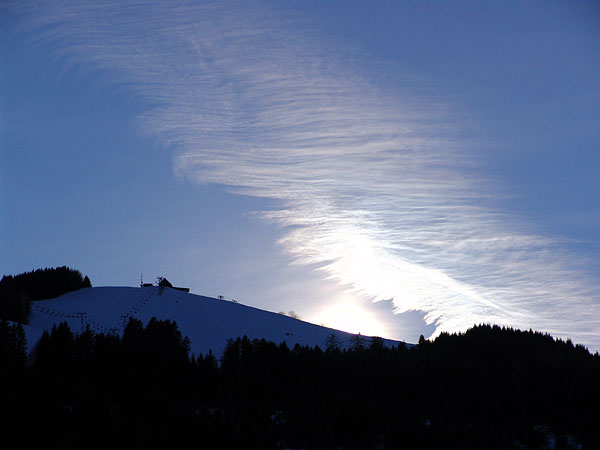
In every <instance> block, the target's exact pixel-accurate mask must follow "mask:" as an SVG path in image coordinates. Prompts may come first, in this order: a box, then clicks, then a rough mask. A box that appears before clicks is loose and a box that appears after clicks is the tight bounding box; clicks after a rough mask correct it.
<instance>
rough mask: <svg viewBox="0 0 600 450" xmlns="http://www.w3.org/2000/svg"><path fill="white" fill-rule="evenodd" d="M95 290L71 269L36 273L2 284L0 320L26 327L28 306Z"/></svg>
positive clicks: (6, 278)
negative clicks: (88, 289)
mask: <svg viewBox="0 0 600 450" xmlns="http://www.w3.org/2000/svg"><path fill="white" fill-rule="evenodd" d="M86 287H92V283H91V282H90V279H89V278H88V276H87V275H86V276H85V277H83V276H82V275H81V272H79V271H78V270H74V269H71V268H69V267H66V266H63V267H56V268H46V269H37V270H34V271H31V272H25V273H21V274H19V275H15V276H13V275H4V276H3V277H2V280H0V318H3V319H6V320H12V321H14V322H20V323H27V318H28V315H29V302H33V301H36V300H44V299H49V298H55V297H58V296H59V295H62V294H64V293H66V292H71V291H76V290H78V289H82V288H86Z"/></svg>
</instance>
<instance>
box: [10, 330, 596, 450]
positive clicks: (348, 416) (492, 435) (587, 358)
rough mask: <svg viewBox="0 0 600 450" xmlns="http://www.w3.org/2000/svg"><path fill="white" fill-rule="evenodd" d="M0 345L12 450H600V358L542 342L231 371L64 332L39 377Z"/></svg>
mask: <svg viewBox="0 0 600 450" xmlns="http://www.w3.org/2000/svg"><path fill="white" fill-rule="evenodd" d="M0 338H1V345H0V374H1V375H0V376H1V380H0V381H1V385H2V402H1V406H0V408H1V409H2V410H3V411H2V413H3V417H5V418H8V419H4V423H3V427H2V430H3V431H2V433H3V436H2V439H3V442H4V443H5V444H6V448H35V447H37V446H42V445H43V446H44V447H50V448H65V449H71V448H73V449H80V448H98V449H106V448H142V449H143V448H198V449H263V450H268V449H284V448H290V449H296V448H297V449H300V448H304V449H340V448H342V449H357V450H359V449H360V450H369V449H402V448H408V449H440V448H444V449H448V448H460V449H511V448H513V449H546V448H555V449H576V448H580V449H598V448H600V437H599V435H598V430H597V425H598V414H597V412H596V411H597V408H598V405H599V404H600V386H599V384H598V380H599V379H600V356H599V355H598V354H595V355H592V354H590V353H589V352H588V351H587V350H586V349H585V348H584V347H582V346H574V345H573V344H572V343H571V342H569V341H567V342H563V341H560V340H555V339H553V338H552V337H550V336H548V335H543V334H540V333H535V332H532V331H528V332H522V331H517V330H512V329H506V328H499V327H497V326H477V327H474V328H472V329H470V330H469V331H467V332H466V333H464V334H459V335H447V334H443V335H442V336H440V337H438V338H437V339H436V340H435V341H433V342H429V341H425V340H422V341H421V343H420V345H418V346H415V347H414V348H407V347H406V346H404V345H400V346H398V347H393V348H389V347H386V346H384V345H382V343H381V341H379V340H378V339H373V340H371V341H369V342H367V341H364V340H362V339H360V337H357V339H356V340H355V341H354V342H353V345H352V348H350V349H348V350H340V349H339V347H338V346H337V343H336V341H335V339H328V341H327V342H326V343H324V344H323V348H319V347H315V348H309V347H301V346H299V345H298V346H296V347H294V348H288V347H287V346H286V345H285V344H280V345H277V344H275V343H272V342H267V341H265V340H253V341H250V340H249V339H247V338H245V337H244V338H237V339H236V340H231V341H230V342H229V344H228V346H227V348H226V350H225V352H224V355H223V357H222V359H221V360H220V361H217V360H216V359H215V358H214V357H213V356H212V354H208V355H199V356H197V357H194V356H192V357H190V356H189V355H188V353H189V352H188V341H187V339H186V338H185V337H183V336H182V335H181V333H180V332H179V330H178V328H177V325H176V324H175V323H174V322H171V321H160V320H156V319H153V320H151V321H150V322H149V323H148V325H147V326H145V327H144V326H143V324H142V323H141V322H140V321H139V320H134V319H132V320H130V321H129V323H128V325H127V327H126V330H125V332H124V334H123V337H122V338H121V337H119V336H116V335H105V334H93V333H92V332H91V331H90V330H89V329H88V330H87V331H86V332H84V333H81V334H79V335H74V334H73V333H72V332H71V330H70V329H69V327H68V326H67V325H66V324H62V325H60V326H58V327H55V328H54V329H53V330H52V332H50V333H48V332H46V333H44V335H43V336H42V338H41V339H40V341H39V343H38V345H37V347H36V350H35V352H34V354H33V356H32V358H31V361H30V363H26V361H27V358H26V354H25V352H26V350H25V348H26V347H25V345H24V339H25V338H24V334H23V332H22V328H21V326H20V325H9V324H8V323H6V322H2V325H1V328H0ZM10 445H15V447H10Z"/></svg>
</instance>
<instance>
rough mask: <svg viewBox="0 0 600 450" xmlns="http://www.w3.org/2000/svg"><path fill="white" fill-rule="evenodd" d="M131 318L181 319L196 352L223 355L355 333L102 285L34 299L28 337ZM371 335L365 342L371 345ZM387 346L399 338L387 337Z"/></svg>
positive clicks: (103, 328) (344, 341)
mask: <svg viewBox="0 0 600 450" xmlns="http://www.w3.org/2000/svg"><path fill="white" fill-rule="evenodd" d="M130 317H135V318H137V319H140V320H142V322H144V324H146V323H148V321H149V320H150V319H151V318H152V317H156V318H157V319H161V320H166V319H169V320H174V321H176V322H177V325H178V326H179V329H180V330H181V332H182V334H183V335H185V336H187V337H189V339H190V340H191V345H190V349H191V352H192V353H194V354H196V355H198V354H200V353H202V354H206V353H208V351H209V350H212V351H213V354H215V356H220V355H221V354H222V352H223V349H224V348H225V345H226V344H227V340H228V339H231V338H233V339H235V338H236V337H238V336H240V337H241V336H244V335H246V336H248V337H249V338H250V339H255V338H257V339H261V338H265V339H267V340H269V341H274V342H276V343H280V342H284V341H285V342H286V343H287V345H288V346H289V347H293V346H294V345H296V344H300V345H309V346H315V345H318V346H320V347H321V348H324V347H325V340H326V339H327V338H328V337H329V336H331V334H332V333H333V334H334V335H335V336H336V338H337V339H338V341H339V342H340V344H341V346H342V347H347V346H349V345H350V344H351V339H352V337H353V336H354V335H353V334H351V333H346V332H343V331H339V330H334V329H331V328H326V327H322V326H319V325H315V324H312V323H308V322H303V321H301V320H297V319H293V318H291V317H287V316H284V315H281V314H278V313H273V312H269V311H264V310H261V309H257V308H253V307H250V306H245V305H242V304H239V303H235V302H230V301H227V300H219V299H216V298H211V297H204V296H201V295H195V294H188V293H185V292H182V291H178V290H175V289H171V288H167V287H159V286H152V287H143V288H134V287H96V288H87V289H80V290H78V291H74V292H69V293H67V294H64V295H61V296H60V297H57V298H55V299H51V300H42V301H36V302H32V303H31V314H30V316H29V325H28V326H27V327H26V333H27V340H28V345H29V349H30V350H31V349H32V348H33V347H34V346H35V343H36V342H37V339H39V336H40V335H41V333H42V331H43V330H50V329H51V328H52V326H53V325H55V324H59V323H60V322H67V323H68V324H69V326H70V327H71V329H72V330H73V331H74V332H79V331H81V330H83V329H85V327H86V326H89V327H90V329H91V330H92V331H94V332H96V333H116V334H121V333H122V332H123V329H124V327H125V325H126V324H127V321H128V320H129V318H130ZM368 341H369V339H368V337H365V344H366V345H368ZM384 341H385V343H386V345H396V344H398V342H396V341H392V340H388V339H386V340H384Z"/></svg>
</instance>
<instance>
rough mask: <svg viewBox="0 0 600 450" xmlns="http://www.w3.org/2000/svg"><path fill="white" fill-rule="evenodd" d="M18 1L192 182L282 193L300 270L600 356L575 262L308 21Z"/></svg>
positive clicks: (57, 51)
mask: <svg viewBox="0 0 600 450" xmlns="http://www.w3.org/2000/svg"><path fill="white" fill-rule="evenodd" d="M15 8H16V9H17V10H18V12H19V14H21V15H23V17H24V21H23V23H24V24H26V29H27V30H28V31H29V32H30V33H31V35H32V36H34V40H35V41H36V42H38V43H39V44H40V45H43V46H47V47H48V48H52V49H53V51H52V53H53V56H54V57H55V58H61V59H62V60H63V61H64V62H65V65H66V66H67V67H68V66H69V65H70V64H73V65H75V64H77V65H78V67H79V65H80V64H81V63H83V64H84V65H85V67H88V68H89V69H90V70H98V69H101V73H102V74H103V76H104V77H106V78H107V79H109V80H110V82H115V83H118V84H122V85H123V86H125V88H126V90H127V91H128V92H130V94H131V95H134V96H136V98H137V99H138V100H139V102H140V104H142V105H144V106H145V108H146V109H145V113H144V114H142V115H141V116H140V117H139V120H140V124H141V125H140V126H141V128H142V129H143V130H145V131H146V132H147V133H149V134H151V135H154V136H156V137H158V138H159V139H160V140H161V141H162V142H163V143H165V144H166V145H168V146H169V147H170V148H172V149H173V150H174V151H175V152H176V155H177V157H176V170H177V171H178V172H179V173H181V174H183V175H184V176H187V177H190V178H191V179H193V180H195V181H198V182H204V183H208V182H214V183H220V184H223V185H228V186H230V187H231V188H232V189H234V190H235V191H236V192H240V193H243V194H247V195H252V196H259V197H268V198H273V199H276V200H279V201H280V202H281V205H282V207H281V208H280V209H278V210H276V211H269V212H265V213H264V214H263V215H264V217H265V218H266V219H269V220H274V221H277V222H278V223H280V224H282V225H283V226H287V227H289V230H290V231H289V232H288V233H287V235H286V237H285V238H284V239H283V240H282V244H283V245H284V246H285V248H286V249H287V250H288V251H289V252H290V253H291V254H292V255H293V256H294V257H295V258H296V260H297V261H298V262H299V263H307V264H308V263H310V264H319V265H320V266H321V268H322V270H323V271H325V273H326V274H327V275H328V276H329V277H331V278H333V279H335V280H338V281H339V282H340V283H342V284H345V285H349V286H351V287H352V288H353V289H354V290H355V291H356V292H358V293H360V294H363V295H367V296H370V297H372V298H373V299H375V300H383V299H393V302H394V305H395V307H396V309H397V311H398V312H403V311H409V310H421V311H424V312H426V321H427V322H428V323H435V324H436V325H437V330H436V333H439V332H441V331H450V332H452V331H459V330H464V329H466V328H467V327H469V326H471V325H473V324H475V323H482V322H494V323H498V324H504V325H510V326H515V327H521V328H530V327H532V328H535V329H540V330H544V331H548V332H550V333H552V334H555V335H558V336H562V337H572V338H573V339H574V340H576V341H577V342H582V343H584V344H586V345H588V346H590V347H591V348H594V349H600V301H599V299H600V295H599V289H598V283H597V280H594V279H593V278H591V277H590V276H588V275H586V274H585V273H584V271H583V269H582V267H583V265H582V264H581V262H580V261H576V260H577V259H578V258H577V255H573V254H569V253H568V252H567V251H566V250H564V249H562V248H561V246H560V244H559V243H558V242H556V241H554V240H552V239H549V238H545V237H542V236H536V235H534V234H532V233H529V232H526V231H525V228H524V227H523V226H522V225H519V220H518V218H515V217H509V216H507V215H506V214H502V213H501V212H499V211H494V210H493V209H491V208H489V207H488V206H486V205H488V204H489V202H488V200H489V199H490V198H493V197H492V196H491V193H490V192H486V191H485V181H484V180H482V179H480V178H479V176H478V173H477V165H476V164H475V163H474V162H473V161H474V158H473V157H472V156H473V155H472V154H471V153H470V152H469V151H467V149H466V146H465V145H462V144H461V142H460V141H459V140H458V139H454V138H452V136H453V135H454V130H455V128H456V126H455V124H453V123H452V122H451V121H450V120H449V119H448V118H447V117H445V116H444V114H442V113H440V112H439V105H435V104H433V103H432V102H430V103H429V104H428V103H427V101H426V99H416V98H413V97H411V96H409V95H407V94H402V93H401V90H400V89H397V90H390V88H389V86H387V87H384V86H382V85H380V84H378V83H375V82H372V81H371V80H372V79H373V78H372V77H371V76H370V72H369V71H368V70H367V69H359V68H358V65H357V64H355V63H354V61H353V58H354V57H353V55H352V53H351V52H348V51H343V52H341V53H336V50H337V49H336V48H335V45H334V44H327V45H325V44H324V43H325V42H326V39H325V37H323V36H321V35H320V34H319V33H317V32H316V31H315V30H313V29H311V27H309V26H307V25H306V24H299V23H297V22H296V21H295V20H293V18H290V17H284V16H282V15H277V14H275V13H272V12H270V11H268V10H267V9H264V8H261V7H259V6H258V5H257V4H254V5H253V6H252V7H250V6H249V4H248V3H239V4H233V3H229V4H228V6H222V4H221V3H215V4H199V2H177V3H176V2H155V1H125V2H123V1H118V2H116V1H114V2H113V1H106V2H101V1H99V2H94V4H93V5H91V4H89V3H88V2H80V1H70V0H64V1H62V0H53V1H33V2H25V3H21V2H20V3H19V5H18V6H15ZM336 55H337V56H336ZM363 62H364V61H363ZM373 67H374V65H373ZM373 70H374V71H375V70H376V68H373ZM407 87H410V86H407Z"/></svg>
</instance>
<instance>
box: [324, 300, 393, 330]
mask: <svg viewBox="0 0 600 450" xmlns="http://www.w3.org/2000/svg"><path fill="white" fill-rule="evenodd" d="M313 321H314V322H315V323H318V324H323V325H325V326H327V327H329V328H334V329H336V330H342V331H347V332H349V333H360V334H362V335H365V336H385V335H386V330H385V327H384V325H383V324H382V323H381V322H380V321H378V320H377V319H376V318H375V317H374V315H373V314H372V313H370V312H369V311H368V310H367V309H365V308H363V307H361V306H360V305H358V304H357V303H356V300H355V299H352V298H345V299H342V300H338V301H334V302H332V304H329V305H328V306H327V307H326V308H325V309H324V310H323V311H321V312H320V313H318V314H317V315H316V316H315V318H314V320H313Z"/></svg>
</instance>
